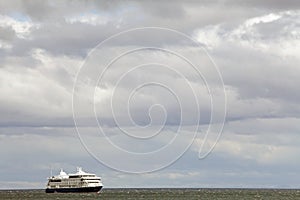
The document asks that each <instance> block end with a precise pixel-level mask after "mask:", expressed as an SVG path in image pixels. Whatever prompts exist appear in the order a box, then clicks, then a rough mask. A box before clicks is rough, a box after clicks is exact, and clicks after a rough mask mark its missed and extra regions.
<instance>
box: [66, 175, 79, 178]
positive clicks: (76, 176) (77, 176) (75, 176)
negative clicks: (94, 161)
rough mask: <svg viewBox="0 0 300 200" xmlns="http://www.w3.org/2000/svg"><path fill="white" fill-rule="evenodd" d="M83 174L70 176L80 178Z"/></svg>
mask: <svg viewBox="0 0 300 200" xmlns="http://www.w3.org/2000/svg"><path fill="white" fill-rule="evenodd" d="M80 177H81V176H79V175H73V176H69V178H80Z"/></svg>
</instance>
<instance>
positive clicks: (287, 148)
mask: <svg viewBox="0 0 300 200" xmlns="http://www.w3.org/2000/svg"><path fill="white" fill-rule="evenodd" d="M298 8H299V1H293V0H288V1H284V2H283V1H279V0H278V1H269V0H265V1H256V0H254V1H248V0H246V1H231V0H226V1H217V2H212V1H201V2H196V1H187V2H181V1H173V2H172V3H170V2H167V1H161V2H140V1H127V2H126V3H124V2H121V1H110V2H108V1H99V2H94V1H66V2H55V3H53V1H39V2H37V1H26V2H23V1H1V2H0V16H1V17H0V91H1V95H0V111H1V112H0V143H1V145H0V150H1V151H0V152H2V153H1V159H2V160H4V161H5V162H2V164H1V170H0V175H1V177H3V179H2V180H4V181H5V182H1V183H0V187H1V188H9V187H13V186H12V185H13V184H15V187H27V188H28V187H43V181H44V177H45V176H47V175H48V174H49V170H48V166H49V165H54V167H55V168H60V167H65V168H66V169H67V170H69V171H72V170H73V168H75V167H76V166H77V165H82V166H83V167H87V168H88V170H93V169H95V172H97V173H99V174H103V176H104V180H105V182H106V183H107V186H111V187H115V186H124V185H126V186H127V185H128V187H130V186H131V187H138V186H153V187H154V186H157V183H158V182H159V183H160V186H168V187H169V186H171V187H172V186H174V187H182V186H186V187H200V186H201V187H296V186H297V181H298V179H299V176H298V174H299V173H298V171H299V170H298V166H299V161H298V159H297V155H298V154H299V148H298V145H297V144H298V143H299V136H298V133H299V128H297V127H298V124H299V111H300V105H299V100H300V96H299V92H298V91H299V89H298V85H299V84H300V83H299V74H300V72H299V67H298V66H299V64H300V60H299V51H300V50H299V47H300V44H299V38H300V30H299V23H298V21H299V16H300V14H299V10H298ZM144 26H161V27H166V28H171V29H175V30H179V31H182V32H184V33H186V34H188V35H190V36H191V37H192V38H193V39H195V40H197V41H198V42H199V43H200V46H201V47H205V48H206V49H207V51H208V52H209V53H210V55H211V57H212V58H213V60H214V62H215V63H216V64H217V66H218V67H219V70H220V72H221V75H222V78H223V80H224V84H225V89H226V94H227V100H228V104H227V110H228V116H227V118H226V124H225V129H224V133H223V135H222V137H221V140H220V141H219V143H218V145H217V146H216V149H215V151H214V152H213V153H212V154H210V156H209V157H207V158H206V159H204V160H198V159H197V156H198V151H199V145H200V144H201V142H203V138H204V133H205V130H206V129H207V128H208V123H209V121H210V118H211V117H212V115H211V113H210V111H211V109H212V107H211V105H210V95H213V96H214V97H215V101H214V109H215V110H216V113H215V116H221V115H222V111H223V110H222V107H221V106H220V104H221V103H222V102H223V101H222V100H223V99H222V84H221V82H220V81H219V80H218V77H217V76H215V74H214V72H215V71H214V70H212V69H213V68H211V67H212V66H213V65H211V64H212V63H211V62H210V60H209V59H208V58H207V56H206V55H205V54H203V52H202V54H197V52H196V51H195V48H194V45H192V44H191V43H188V44H187V43H185V42H184V41H182V40H181V38H180V37H178V36H172V35H171V34H170V33H169V32H163V31H161V32H159V33H158V32H155V31H152V32H147V31H145V32H139V33H137V34H135V35H133V36H131V37H130V36H124V37H120V39H119V40H115V41H114V42H111V43H107V45H106V46H105V48H103V49H104V51H101V49H100V50H99V51H98V52H97V51H96V54H95V55H96V57H94V60H93V59H91V65H93V66H94V67H92V68H88V69H87V68H85V69H82V71H83V72H84V73H85V74H84V75H87V76H86V77H84V76H83V77H80V78H79V83H80V84H81V85H80V84H79V86H82V87H78V88H75V89H78V90H79V93H77V94H78V95H79V97H82V98H78V99H79V100H80V101H79V104H78V105H80V106H79V107H78V111H79V114H80V115H79V116H78V117H79V119H80V120H81V121H80V122H81V123H78V124H79V125H81V126H80V127H79V128H81V130H83V132H86V133H87V135H90V136H91V138H92V139H94V140H92V142H95V143H96V145H94V148H95V151H97V152H102V151H103V152H105V156H107V157H108V158H110V159H112V160H113V159H114V158H115V157H118V156H119V155H117V154H116V155H115V154H114V152H111V151H110V148H111V147H110V146H99V144H101V142H102V139H103V138H101V137H99V135H97V134H99V130H98V128H97V124H96V123H95V113H94V110H93V109H92V108H93V107H91V106H90V105H91V103H93V101H94V100H96V108H95V111H96V115H97V118H98V120H100V121H101V123H102V125H103V127H104V128H105V132H106V133H107V134H108V135H109V137H110V138H111V139H112V141H113V142H115V143H117V144H118V145H120V146H121V147H123V148H127V149H129V150H131V151H135V150H136V151H137V150H139V151H149V149H150V150H153V149H155V148H158V147H161V146H162V145H164V144H165V142H167V141H169V140H170V138H172V136H174V133H176V130H177V129H176V128H177V127H178V126H179V125H180V124H179V122H180V120H181V116H180V112H179V111H180V109H179V107H180V106H179V104H178V102H177V100H176V98H175V97H174V95H172V94H171V92H170V91H166V90H164V88H163V87H157V86H153V85H152V86H151V87H149V88H144V89H141V90H138V92H136V93H133V95H132V99H131V101H130V103H131V104H129V105H130V106H129V108H130V109H129V110H130V113H129V114H130V115H128V113H127V110H126V109H124V108H127V107H125V105H127V103H128V102H127V100H128V99H126V98H124V97H125V96H126V95H127V96H129V95H130V94H131V93H130V92H132V91H133V89H134V88H135V86H137V85H139V84H141V83H143V82H145V81H156V82H159V81H160V82H162V83H164V84H165V85H168V87H169V88H171V89H172V90H173V91H176V94H178V96H180V97H182V99H183V100H181V104H182V105H181V106H182V107H183V108H184V109H185V112H184V113H183V114H184V116H188V117H187V118H186V119H187V120H186V121H184V123H183V125H184V126H183V128H184V129H185V131H183V134H185V135H184V136H183V137H182V140H183V141H185V142H186V141H187V140H189V139H190V138H189V137H190V135H191V132H192V130H193V129H194V128H195V126H196V125H197V123H196V122H195V119H196V116H197V114H199V113H197V110H196V109H195V107H196V106H195V102H194V101H193V94H192V93H191V92H190V91H191V90H189V89H190V88H189V87H188V86H189V85H188V84H187V83H186V80H185V79H184V78H183V77H182V76H180V74H181V75H184V77H186V78H187V79H188V82H189V84H190V86H191V87H192V88H193V89H194V90H195V93H196V97H197V99H198V100H199V106H200V116H201V120H200V123H199V124H200V125H201V127H200V129H201V132H200V135H199V137H198V138H197V140H196V141H195V143H194V144H193V146H192V147H191V149H190V150H189V151H187V152H186V153H185V154H184V156H183V157H182V158H181V159H179V160H178V161H176V162H175V163H174V164H173V165H172V166H170V167H169V168H167V169H164V170H163V171H159V172H156V173H153V174H142V175H133V176H132V175H128V174H123V173H119V172H115V171H111V170H110V169H108V168H106V167H104V166H103V165H99V163H98V162H97V161H94V160H93V159H92V158H91V157H90V155H89V154H88V153H87V152H86V151H85V150H84V148H83V147H82V146H81V144H80V141H79V140H78V138H77V136H76V131H75V129H74V122H73V113H72V95H73V94H72V92H73V84H74V82H75V77H76V74H77V72H78V70H79V69H80V66H82V64H83V63H84V62H85V58H86V56H87V55H88V53H89V51H90V50H91V49H93V48H94V47H95V46H96V45H97V44H99V42H101V41H103V40H105V39H107V38H108V37H109V36H111V35H113V34H116V33H119V32H120V31H123V30H127V29H130V28H136V27H144ZM155 45H156V46H158V47H164V48H169V49H173V50H174V51H176V52H180V53H181V54H182V55H184V56H186V57H187V58H189V59H190V60H191V61H194V62H197V63H198V64H199V63H200V64H199V69H201V70H200V71H201V73H202V74H203V75H204V77H205V80H206V81H207V82H208V83H209V86H210V87H211V88H213V91H210V92H211V93H210V92H209V91H208V90H207V88H206V86H205V81H204V80H203V79H201V78H199V76H198V75H197V73H195V71H194V70H193V69H192V68H191V66H188V65H187V63H186V62H183V61H182V60H181V59H178V57H176V56H174V55H172V54H170V53H166V52H163V51H153V50H145V51H141V52H136V53H132V54H128V55H127V56H126V57H123V58H120V60H118V61H117V62H115V63H113V65H112V66H111V68H110V69H109V70H108V71H107V73H106V74H105V76H104V81H103V82H101V83H99V84H98V85H97V87H96V96H95V99H94V91H95V90H94V89H95V86H96V81H97V78H98V77H99V71H100V70H101V69H103V66H105V65H104V64H106V63H104V62H102V61H104V60H109V59H113V58H114V55H116V54H118V53H122V52H124V51H125V50H126V49H129V48H135V47H139V46H155ZM97 53H98V54H97ZM99 60H100V61H99ZM153 61H155V62H156V63H160V64H166V65H167V64H168V65H170V66H172V68H171V69H174V70H177V71H178V72H180V74H177V73H176V71H174V70H173V71H172V70H170V69H167V68H163V67H162V66H157V65H155V64H152V65H149V66H147V67H148V68H147V67H145V68H143V69H139V70H136V71H132V72H131V73H128V76H126V77H125V78H124V79H122V80H120V82H119V83H120V84H119V87H118V88H117V90H116V94H115V95H116V96H115V97H116V98H115V102H114V105H115V108H119V109H120V110H118V111H116V113H115V114H116V117H117V118H118V119H119V121H118V122H120V123H121V124H122V125H123V128H126V130H130V131H132V132H131V133H132V134H135V135H138V136H149V135H151V134H152V132H153V130H157V129H156V128H157V127H159V125H161V124H162V122H164V119H165V120H166V125H167V126H166V128H165V129H164V130H163V134H162V135H160V137H158V138H154V140H151V141H149V143H148V142H147V141H146V142H145V141H143V142H141V141H139V142H136V141H135V140H131V139H132V138H128V137H126V136H124V134H122V132H120V130H119V129H117V128H116V121H115V120H114V118H113V116H112V113H111V109H110V101H109V99H110V96H111V95H112V92H113V91H114V84H116V83H117V81H118V80H119V78H120V77H121V75H122V74H124V72H128V71H129V70H130V69H132V68H133V67H134V66H138V65H139V64H144V63H153ZM85 70H86V71H85ZM75 91H76V90H75ZM78 99H77V100H78ZM220 102H221V103H220ZM75 103H76V101H75ZM77 103H78V102H77ZM159 104H160V105H161V106H165V110H163V109H162V108H161V106H157V105H159ZM153 105H156V106H154V107H153ZM151 106H152V107H151ZM165 113H167V115H165ZM129 117H131V119H132V120H133V122H134V123H136V124H137V125H139V126H134V125H133V124H132V122H131V121H130V120H129V119H130V118H129ZM151 117H152V119H151ZM151 120H152V121H151ZM151 122H152V124H151ZM218 123H219V121H215V122H214V124H213V125H215V126H217V125H220V124H218ZM149 124H150V125H153V126H152V127H150V128H149V129H146V128H147V125H149ZM151 128H152V129H151ZM141 130H143V131H141ZM97 136H98V137H97ZM212 138H213V137H208V143H209V145H208V146H211V145H212V144H213V141H212V140H211V139H212ZM155 139H156V140H155ZM97 142H98V143H97ZM210 143H212V144H210ZM97 144H98V145H97ZM178 145H179V146H178V148H179V147H180V145H182V144H181V143H180V144H178ZM71 147H72V148H71ZM100 150H102V151H100ZM164 153H166V152H164ZM167 153H169V154H167ZM167 153H166V154H163V155H161V158H157V160H156V161H157V162H160V161H162V160H160V159H162V158H165V157H167V156H170V155H172V153H174V152H167ZM164 156H165V157H164ZM120 160H122V161H123V162H124V163H125V164H126V167H128V168H130V167H133V166H134V167H136V166H137V167H142V166H147V165H149V161H147V160H144V161H145V162H144V163H139V162H132V163H131V162H128V160H127V161H126V159H125V158H120ZM120 160H119V161H118V160H117V161H115V160H114V161H115V162H120ZM156 164H159V163H156ZM21 166H22V167H21ZM99 166H100V167H99ZM32 169H34V172H35V174H33V172H32ZM88 170H87V171H88ZM11 174H15V176H11ZM41 177H42V178H41ZM42 179H43V180H42ZM199 180H201V182H200V183H199ZM220 180H224V181H220ZM128 183H130V184H128Z"/></svg>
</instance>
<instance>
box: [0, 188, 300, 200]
mask: <svg viewBox="0 0 300 200" xmlns="http://www.w3.org/2000/svg"><path fill="white" fill-rule="evenodd" d="M0 199H1V200H6V199H22V200H24V199H31V200H43V199H59V200H64V199H162V200H164V199H172V200H173V199H184V200H190V199H230V200H235V199H238V200H242V199H272V200H273V199H280V200H281V199H293V200H294V199H299V200H300V189H299V190H296V189H295V190H287V189H103V190H102V192H101V193H99V194H97V193H53V194H46V193H45V192H44V190H0Z"/></svg>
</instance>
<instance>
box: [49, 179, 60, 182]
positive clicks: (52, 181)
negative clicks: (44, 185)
mask: <svg viewBox="0 0 300 200" xmlns="http://www.w3.org/2000/svg"><path fill="white" fill-rule="evenodd" d="M50 182H61V180H59V179H57V180H50Z"/></svg>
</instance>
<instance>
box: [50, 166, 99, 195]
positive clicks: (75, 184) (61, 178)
mask: <svg viewBox="0 0 300 200" xmlns="http://www.w3.org/2000/svg"><path fill="white" fill-rule="evenodd" d="M102 187H103V184H102V182H101V178H100V177H98V176H96V175H95V174H91V173H86V172H84V171H83V170H82V168H81V167H78V168H77V172H76V173H74V174H67V173H66V172H64V171H63V170H62V169H61V171H60V173H59V175H57V176H51V177H49V178H48V183H47V188H46V192H47V193H53V192H100V190H101V189H102Z"/></svg>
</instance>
